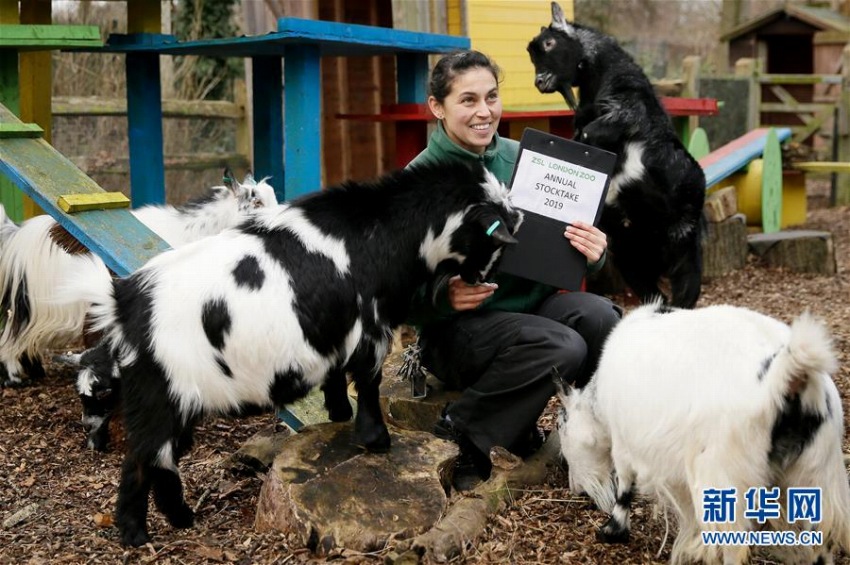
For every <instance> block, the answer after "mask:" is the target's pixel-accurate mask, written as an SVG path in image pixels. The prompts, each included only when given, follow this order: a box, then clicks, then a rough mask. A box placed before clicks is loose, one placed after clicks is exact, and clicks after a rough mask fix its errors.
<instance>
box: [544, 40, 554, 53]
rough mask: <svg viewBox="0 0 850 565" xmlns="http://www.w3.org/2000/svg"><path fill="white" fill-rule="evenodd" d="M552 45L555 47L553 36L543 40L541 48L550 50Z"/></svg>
mask: <svg viewBox="0 0 850 565" xmlns="http://www.w3.org/2000/svg"><path fill="white" fill-rule="evenodd" d="M553 47H555V40H554V39H553V38H551V37H550V38H548V39H544V40H543V49H545V50H546V51H551V50H552V48H553Z"/></svg>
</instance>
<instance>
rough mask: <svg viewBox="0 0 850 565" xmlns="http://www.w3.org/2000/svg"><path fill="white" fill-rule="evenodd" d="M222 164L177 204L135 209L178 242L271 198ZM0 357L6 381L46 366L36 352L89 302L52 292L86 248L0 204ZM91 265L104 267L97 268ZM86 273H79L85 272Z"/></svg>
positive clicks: (62, 338) (262, 186)
mask: <svg viewBox="0 0 850 565" xmlns="http://www.w3.org/2000/svg"><path fill="white" fill-rule="evenodd" d="M232 176H233V175H232V174H231V173H229V172H225V178H226V179H227V181H226V184H227V186H216V187H213V188H211V189H210V190H209V191H208V193H207V194H205V195H204V196H202V197H200V198H198V199H196V200H193V201H190V202H189V203H187V204H185V205H183V206H181V207H174V206H144V207H142V208H139V209H137V210H133V215H134V216H136V217H137V218H138V219H139V220H140V221H141V222H142V223H144V224H145V225H146V226H147V227H148V228H150V229H151V230H152V231H153V232H154V233H156V234H157V235H159V236H160V237H161V238H162V239H164V240H165V241H166V242H167V243H168V244H169V245H171V246H172V247H179V246H181V245H185V244H186V243H189V242H192V241H195V240H198V239H200V238H202V237H206V236H208V235H212V234H216V233H219V232H220V231H222V230H223V229H225V228H228V227H232V226H235V225H236V224H238V223H239V222H241V221H242V220H243V219H244V217H245V215H246V213H248V212H251V211H253V210H254V209H256V208H259V207H262V206H274V205H276V204H277V198H276V197H275V194H274V189H273V188H272V187H271V185H269V184H268V183H266V182H265V180H262V181H260V182H259V183H258V182H256V181H254V179H253V177H252V176H250V175H249V176H248V177H246V179H245V181H244V182H243V183H241V184H240V183H238V182H236V181H235V180H233V178H232ZM0 217H2V218H1V219H0V313H2V316H3V319H4V321H5V325H4V327H3V330H2V333H0V364H2V367H3V369H5V372H6V375H5V379H4V381H5V382H4V384H6V385H20V384H23V383H24V380H25V378H26V377H29V378H30V379H32V378H38V377H39V376H41V375H43V374H44V370H43V368H42V364H41V359H42V357H41V356H42V352H43V351H44V350H45V349H47V348H51V347H65V346H67V345H69V344H71V343H74V342H76V341H78V340H79V339H80V337H81V336H82V335H83V333H84V323H85V317H86V310H87V307H88V305H87V304H85V303H84V302H76V303H73V304H63V305H59V304H57V303H55V302H54V301H52V300H51V298H52V296H53V295H54V293H55V291H56V289H57V287H58V285H63V284H65V283H66V282H67V280H66V276H65V273H67V272H69V271H70V270H76V269H78V265H79V264H82V265H91V262H90V261H88V258H87V256H88V250H87V249H86V248H84V247H83V246H82V245H80V243H79V242H77V241H76V240H75V239H74V238H73V237H72V236H70V235H69V234H68V232H66V231H65V230H64V229H63V228H62V226H61V225H59V224H58V223H57V222H56V220H54V219H53V218H52V217H50V216H48V215H40V216H36V217H34V218H31V219H29V220H27V221H25V222H24V223H23V224H21V226H20V227H19V226H17V225H15V224H14V223H13V222H12V221H11V220H9V218H8V217H7V216H6V214H5V210H3V208H2V206H0ZM96 272H97V273H100V272H103V270H102V269H100V268H98V269H97V270H96ZM84 278H85V277H84Z"/></svg>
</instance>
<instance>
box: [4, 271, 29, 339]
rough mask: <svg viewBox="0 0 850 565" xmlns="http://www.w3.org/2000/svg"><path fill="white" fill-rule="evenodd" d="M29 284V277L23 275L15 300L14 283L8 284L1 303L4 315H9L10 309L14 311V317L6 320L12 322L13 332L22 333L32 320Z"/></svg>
mask: <svg viewBox="0 0 850 565" xmlns="http://www.w3.org/2000/svg"><path fill="white" fill-rule="evenodd" d="M27 286H28V285H27V278H26V277H21V282H20V284H18V288H17V291H16V292H15V297H14V302H13V299H12V295H11V293H12V285H8V286H7V287H6V292H5V294H4V296H3V301H2V304H0V308H2V309H3V316H4V317H5V316H7V315H8V313H9V311H11V312H12V319H11V320H6V323H8V324H10V328H11V333H12V334H17V333H20V332H21V331H22V330H23V328H25V327H26V326H27V324H28V323H29V321H30V301H29V293H28V292H27Z"/></svg>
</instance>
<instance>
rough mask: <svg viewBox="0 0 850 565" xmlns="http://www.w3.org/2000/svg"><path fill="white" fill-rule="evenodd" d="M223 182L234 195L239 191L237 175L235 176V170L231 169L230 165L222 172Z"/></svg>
mask: <svg viewBox="0 0 850 565" xmlns="http://www.w3.org/2000/svg"><path fill="white" fill-rule="evenodd" d="M221 182H222V183H223V184H224V186H226V187H227V188H228V190H230V192H232V193H233V194H234V195H236V194H238V193H239V183H238V182H236V177H234V176H233V171H231V170H230V167H226V168H225V169H224V173H222V176H221Z"/></svg>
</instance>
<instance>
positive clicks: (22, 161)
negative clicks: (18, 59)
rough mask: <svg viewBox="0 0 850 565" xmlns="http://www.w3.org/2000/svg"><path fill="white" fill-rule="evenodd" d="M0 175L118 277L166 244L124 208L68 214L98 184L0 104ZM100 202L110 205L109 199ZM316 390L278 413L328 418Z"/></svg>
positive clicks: (306, 420) (295, 420) (294, 418)
mask: <svg viewBox="0 0 850 565" xmlns="http://www.w3.org/2000/svg"><path fill="white" fill-rule="evenodd" d="M0 175H5V176H6V177H8V178H9V179H10V180H11V181H12V182H13V183H15V185H17V186H18V187H19V188H20V189H21V190H22V191H24V192H25V193H26V194H27V196H29V197H30V198H32V199H33V200H34V201H35V202H36V204H38V205H39V206H40V207H41V208H42V210H44V211H45V212H47V213H48V214H50V215H51V216H53V218H54V219H56V221H57V222H58V223H59V224H60V225H61V226H62V227H63V228H65V229H66V230H68V232H69V233H70V234H71V235H73V236H74V237H75V238H77V240H79V241H80V243H82V244H83V245H85V246H86V247H87V248H88V249H90V250H91V251H92V252H93V253H96V254H97V255H98V256H99V257H100V258H101V259H103V261H104V263H106V266H107V267H109V268H110V269H111V270H112V271H113V272H114V273H116V274H117V275H119V276H122V277H123V276H126V275H129V274H130V273H132V272H133V271H135V270H136V269H138V268H139V267H141V266H142V265H144V264H145V263H146V262H147V261H148V260H149V259H150V258H152V257H154V256H155V255H158V254H159V253H162V252H163V251H165V250H167V249H170V247H169V246H168V244H167V243H165V241H163V240H162V239H160V238H159V237H158V236H157V235H156V234H155V233H154V232H152V231H151V230H149V229H148V228H147V226H145V225H144V224H143V223H142V222H140V221H139V220H137V219H136V217H135V216H133V214H131V213H130V210H129V208H119V209H103V210H86V211H83V212H77V213H72V214H69V213H67V212H65V210H64V209H63V206H64V207H68V206H67V200H68V198H65V200H64V201H62V197H67V196H68V195H107V194H108V193H107V192H106V191H104V190H103V189H102V188H101V187H100V186H99V185H98V184H97V183H95V182H94V181H93V180H92V179H91V178H89V177H88V176H87V175H86V174H85V173H83V172H82V171H81V170H80V169H78V168H77V166H76V165H74V164H73V163H72V162H71V161H69V160H68V159H67V158H66V157H65V156H64V155H62V154H61V153H59V152H58V151H56V149H54V148H53V146H51V145H50V144H49V143H47V142H46V141H45V140H44V139H42V138H41V128H39V127H38V126H37V125H35V124H26V123H23V122H21V121H20V120H19V119H18V118H17V116H15V115H14V114H13V113H12V112H11V111H10V110H9V109H8V108H6V107H5V106H3V105H2V104H0ZM105 202H106V203H105V204H104V205H105V206H109V205H110V204H109V203H108V199H107V200H106V201H105ZM322 405H323V396H322V394H321V391H319V389H316V390H315V391H314V394H311V395H310V396H308V397H307V398H305V399H304V400H302V401H301V402H299V403H297V404H296V405H294V406H293V407H291V408H288V409H287V408H284V409H281V410H280V411H279V412H278V415H279V416H280V417H281V419H282V420H283V421H284V423H286V425H288V426H289V427H290V428H292V429H293V430H294V431H298V430H299V429H301V428H302V427H303V426H304V425H306V424H310V423H318V422H324V421H327V415H326V414H325V412H324V410H320V409H319V408H320V407H322Z"/></svg>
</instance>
